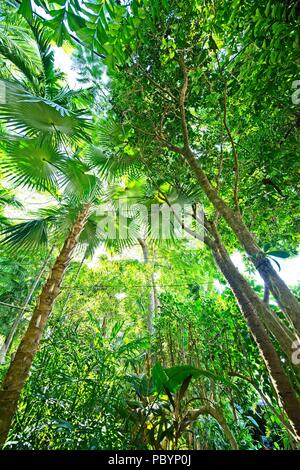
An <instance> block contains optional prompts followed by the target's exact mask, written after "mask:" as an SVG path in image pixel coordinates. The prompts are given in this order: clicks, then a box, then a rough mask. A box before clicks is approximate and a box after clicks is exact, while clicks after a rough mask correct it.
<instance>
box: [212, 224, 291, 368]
mask: <svg viewBox="0 0 300 470" xmlns="http://www.w3.org/2000/svg"><path fill="white" fill-rule="evenodd" d="M209 230H210V232H211V233H212V235H213V237H214V242H213V243H214V244H215V245H216V247H217V248H214V246H213V244H211V243H210V248H211V249H212V252H213V253H214V251H216V250H217V252H218V251H219V256H220V257H221V259H222V263H223V264H224V265H225V266H226V270H227V272H230V276H231V277H230V278H228V279H227V278H226V279H227V281H228V282H229V285H230V281H231V280H232V278H234V279H235V282H236V284H237V285H239V286H240V288H241V289H242V291H243V293H244V295H245V296H246V297H247V298H248V301H249V302H250V303H251V304H252V306H253V309H254V310H255V312H256V313H257V315H258V316H259V318H260V320H261V321H262V322H263V324H264V326H265V328H266V329H267V330H268V331H269V332H270V333H271V335H272V336H273V337H274V338H275V339H276V341H277V342H278V344H279V345H280V347H281V349H282V351H283V352H284V353H285V355H286V357H287V360H288V361H289V362H291V357H292V353H293V347H292V346H293V343H294V341H295V340H296V339H297V336H296V335H295V334H294V333H293V332H292V331H291V330H289V328H287V326H286V325H285V324H284V323H283V322H281V321H280V320H279V319H278V318H277V317H276V316H275V314H274V313H273V312H272V311H271V309H270V308H269V307H268V305H266V303H265V302H264V301H262V300H261V299H260V298H259V297H258V295H257V294H256V292H255V291H254V290H253V289H252V287H251V286H250V285H249V284H248V282H247V281H246V279H245V278H244V276H242V275H241V274H240V272H239V270H238V269H237V268H236V267H235V265H234V264H233V262H232V260H231V258H230V256H229V254H228V252H227V250H226V248H225V246H224V244H223V242H222V240H221V237H220V235H219V233H218V231H217V229H216V227H215V225H214V224H210V226H209ZM214 258H215V260H216V263H217V265H218V266H219V261H218V260H219V257H218V256H217V257H216V256H215V255H214ZM219 268H220V270H221V271H222V267H221V266H219ZM222 272H223V271H222ZM223 274H224V272H223ZM224 276H225V274H224ZM293 366H294V367H295V368H296V369H298V370H299V371H300V364H298V365H297V364H293Z"/></svg>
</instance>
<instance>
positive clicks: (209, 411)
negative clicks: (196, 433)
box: [187, 405, 238, 450]
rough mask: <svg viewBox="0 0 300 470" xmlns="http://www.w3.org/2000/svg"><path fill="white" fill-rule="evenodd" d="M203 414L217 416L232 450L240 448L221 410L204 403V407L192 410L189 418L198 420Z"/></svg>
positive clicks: (188, 415)
mask: <svg viewBox="0 0 300 470" xmlns="http://www.w3.org/2000/svg"><path fill="white" fill-rule="evenodd" d="M201 415H210V416H212V417H213V418H215V420H216V421H217V422H218V423H219V425H220V426H221V428H222V429H223V432H224V434H225V436H226V438H227V440H228V442H229V444H230V447H231V448H232V450H238V445H237V442H236V439H235V437H234V435H233V434H232V432H231V429H230V428H229V426H228V424H227V423H226V421H225V419H224V416H223V414H222V412H221V410H219V409H217V408H216V407H215V406H212V405H204V406H203V407H201V408H198V409H196V410H190V411H189V412H188V414H187V418H188V420H190V421H196V420H197V419H198V417H199V416H201Z"/></svg>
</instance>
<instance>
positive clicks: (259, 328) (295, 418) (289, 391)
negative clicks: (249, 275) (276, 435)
mask: <svg viewBox="0 0 300 470" xmlns="http://www.w3.org/2000/svg"><path fill="white" fill-rule="evenodd" d="M214 256H215V259H216V261H217V264H218V266H219V267H220V269H221V270H222V272H223V274H224V276H225V277H226V279H227V280H228V282H229V284H230V287H231V289H232V291H233V293H234V295H235V297H236V299H237V302H238V304H239V306H240V309H241V311H242V312H243V313H244V316H245V318H246V321H247V323H248V326H249V329H250V331H251V333H252V336H253V338H254V340H255V342H256V344H257V347H258V349H259V351H260V353H261V356H262V358H263V360H264V362H265V365H266V367H267V370H268V372H269V375H270V378H271V380H272V383H273V386H274V388H275V391H276V393H277V395H278V397H279V399H280V401H281V403H282V405H283V407H284V410H285V412H286V414H287V416H288V418H289V420H290V423H291V425H292V427H293V429H294V432H295V436H296V437H297V439H298V440H300V401H299V400H298V398H297V396H296V394H295V391H294V389H293V386H292V384H291V382H290V380H289V378H288V377H287V375H286V374H285V371H284V369H283V367H282V363H281V361H280V358H279V357H278V354H277V352H276V350H275V348H274V346H273V344H272V342H271V340H270V338H269V336H268V333H267V331H266V330H265V327H264V326H263V324H262V322H261V320H260V318H259V317H258V315H257V313H256V312H255V310H254V308H253V305H252V304H251V302H250V301H249V299H248V298H247V296H246V295H245V293H244V292H243V290H242V287H241V286H240V284H239V283H238V282H237V279H236V278H235V277H234V276H232V275H231V272H230V271H229V270H228V267H227V265H226V264H225V263H224V262H223V260H222V257H221V255H220V253H218V252H217V251H214Z"/></svg>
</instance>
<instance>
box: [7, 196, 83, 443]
mask: <svg viewBox="0 0 300 470" xmlns="http://www.w3.org/2000/svg"><path fill="white" fill-rule="evenodd" d="M90 207H91V206H90V204H85V205H84V207H83V209H82V211H81V212H80V213H79V215H78V217H77V219H76V221H75V223H74V225H73V227H72V229H71V231H70V233H69V236H68V237H67V239H66V240H65V243H64V245H63V247H62V250H61V252H60V254H59V256H58V258H57V259H56V261H55V263H54V266H53V268H52V270H51V273H50V275H49V277H48V280H47V282H46V284H45V286H44V287H43V289H42V292H41V294H40V297H39V299H38V302H37V305H36V307H35V309H34V312H33V315H32V318H31V320H30V323H29V325H28V328H27V330H26V332H25V334H24V337H23V339H22V341H21V343H20V345H19V347H18V349H17V352H16V354H15V357H14V359H13V361H12V362H11V365H10V367H9V369H8V371H7V373H6V376H5V378H4V381H3V384H2V389H1V391H0V446H3V444H4V443H5V441H6V438H7V435H8V431H9V428H10V425H11V423H12V420H13V418H14V415H15V413H16V410H17V405H18V400H19V397H20V395H21V392H22V389H23V386H24V383H25V381H26V379H27V377H28V375H29V371H30V368H31V365H32V362H33V359H34V357H35V355H36V353H37V351H38V348H39V344H40V341H41V338H42V335H43V332H44V329H45V326H46V323H47V320H48V317H49V315H50V313H51V310H52V308H53V305H54V302H55V299H56V298H57V296H58V294H59V293H60V285H61V282H62V280H63V277H64V273H65V271H66V269H67V267H68V265H69V263H70V260H71V258H72V254H73V251H74V248H75V247H76V245H77V242H78V238H79V235H80V233H81V231H82V229H83V227H84V225H85V222H86V220H87V217H88V215H89V212H90Z"/></svg>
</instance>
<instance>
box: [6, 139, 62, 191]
mask: <svg viewBox="0 0 300 470" xmlns="http://www.w3.org/2000/svg"><path fill="white" fill-rule="evenodd" d="M64 159H65V157H64V155H63V154H62V153H60V152H59V151H58V150H57V149H56V148H54V147H53V146H52V145H51V143H50V142H47V141H45V140H44V141H41V140H40V139H22V140H18V141H12V142H10V143H8V145H7V147H6V156H5V157H3V158H2V159H1V160H0V167H1V169H2V171H3V173H4V175H5V176H8V177H9V179H10V180H11V181H12V182H13V183H14V185H16V186H26V187H28V188H30V189H37V190H48V191H50V192H51V191H53V190H54V189H55V187H57V184H58V177H59V165H61V164H62V162H63V161H64Z"/></svg>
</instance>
